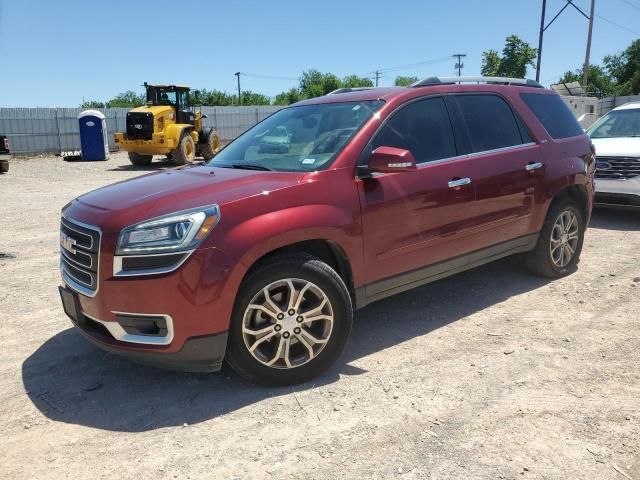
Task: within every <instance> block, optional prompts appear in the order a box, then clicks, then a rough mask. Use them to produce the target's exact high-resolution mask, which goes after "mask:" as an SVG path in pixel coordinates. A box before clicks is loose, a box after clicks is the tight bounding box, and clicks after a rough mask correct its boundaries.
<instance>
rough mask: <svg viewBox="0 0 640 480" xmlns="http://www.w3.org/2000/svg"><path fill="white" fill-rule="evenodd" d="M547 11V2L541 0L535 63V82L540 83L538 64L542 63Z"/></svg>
mask: <svg viewBox="0 0 640 480" xmlns="http://www.w3.org/2000/svg"><path fill="white" fill-rule="evenodd" d="M546 10H547V0H542V16H541V17H540V35H539V36H538V61H537V62H536V82H539V81H540V62H541V61H542V37H543V36H544V30H545V28H544V16H545V12H546Z"/></svg>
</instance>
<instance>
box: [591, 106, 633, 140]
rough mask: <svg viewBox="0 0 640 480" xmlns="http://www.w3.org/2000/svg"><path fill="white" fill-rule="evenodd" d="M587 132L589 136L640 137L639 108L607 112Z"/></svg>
mask: <svg viewBox="0 0 640 480" xmlns="http://www.w3.org/2000/svg"><path fill="white" fill-rule="evenodd" d="M588 133H589V135H591V138H621V137H640V108H634V109H629V110H614V111H613V112H609V113H607V114H606V115H605V116H604V117H602V118H601V119H600V120H598V121H597V122H596V123H595V124H594V125H593V126H592V127H591V128H589V132H588Z"/></svg>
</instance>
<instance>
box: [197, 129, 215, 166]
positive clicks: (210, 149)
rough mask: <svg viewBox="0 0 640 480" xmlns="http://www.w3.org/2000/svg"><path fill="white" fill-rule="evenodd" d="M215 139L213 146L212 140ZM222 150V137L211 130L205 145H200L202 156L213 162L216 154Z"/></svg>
mask: <svg viewBox="0 0 640 480" xmlns="http://www.w3.org/2000/svg"><path fill="white" fill-rule="evenodd" d="M212 137H213V139H214V140H213V145H212V144H211V143H212V140H211V138H212ZM218 150H220V137H218V132H217V131H216V130H215V129H211V130H209V131H208V132H207V138H206V141H205V142H204V143H201V144H200V155H202V158H204V159H205V160H211V159H212V158H213V157H214V156H215V154H216V153H218Z"/></svg>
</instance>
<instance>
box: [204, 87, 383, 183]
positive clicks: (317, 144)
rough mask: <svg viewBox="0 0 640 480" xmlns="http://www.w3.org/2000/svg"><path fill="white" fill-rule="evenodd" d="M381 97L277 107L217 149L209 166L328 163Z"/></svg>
mask: <svg viewBox="0 0 640 480" xmlns="http://www.w3.org/2000/svg"><path fill="white" fill-rule="evenodd" d="M382 105H383V102H382V101H378V100H375V101H364V102H340V103H325V104H317V105H300V106H295V107H288V108H283V109H282V110H279V111H277V112H276V113H274V114H273V115H271V116H270V117H268V118H266V119H265V120H264V121H262V122H260V123H258V124H257V125H255V126H254V127H252V128H250V129H249V130H247V131H246V132H245V133H243V134H242V135H240V136H239V137H238V138H237V139H235V140H234V141H233V142H232V143H230V144H229V145H228V146H226V147H225V148H224V149H223V150H221V151H220V153H218V154H217V155H216V156H215V157H214V158H213V160H211V161H210V162H209V163H208V165H209V166H211V167H225V168H249V169H254V170H255V169H261V170H262V169H264V170H277V171H285V172H304V171H313V170H322V169H326V168H329V166H330V165H331V163H332V162H333V161H334V160H335V158H336V157H337V156H338V154H339V153H340V152H341V151H342V150H343V149H344V148H345V146H346V145H347V144H348V143H349V142H350V141H351V139H352V138H353V136H354V135H355V134H356V133H357V132H358V131H359V130H360V128H362V126H363V125H364V124H365V123H366V122H367V120H369V119H370V118H371V116H372V115H373V114H374V113H375V112H376V111H377V110H378V109H379V108H380V107H381V106H382Z"/></svg>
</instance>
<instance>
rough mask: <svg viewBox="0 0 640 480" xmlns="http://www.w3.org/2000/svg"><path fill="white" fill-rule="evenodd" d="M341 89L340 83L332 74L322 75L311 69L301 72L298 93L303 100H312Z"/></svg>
mask: <svg viewBox="0 0 640 480" xmlns="http://www.w3.org/2000/svg"><path fill="white" fill-rule="evenodd" d="M340 87H342V82H341V81H340V79H339V78H338V77H336V76H335V75H334V74H333V73H322V72H320V71H318V70H315V69H312V70H307V71H306V72H302V76H301V77H300V92H301V93H302V97H303V98H314V97H320V96H322V95H326V94H327V93H329V92H331V91H333V90H335V89H337V88H340Z"/></svg>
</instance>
